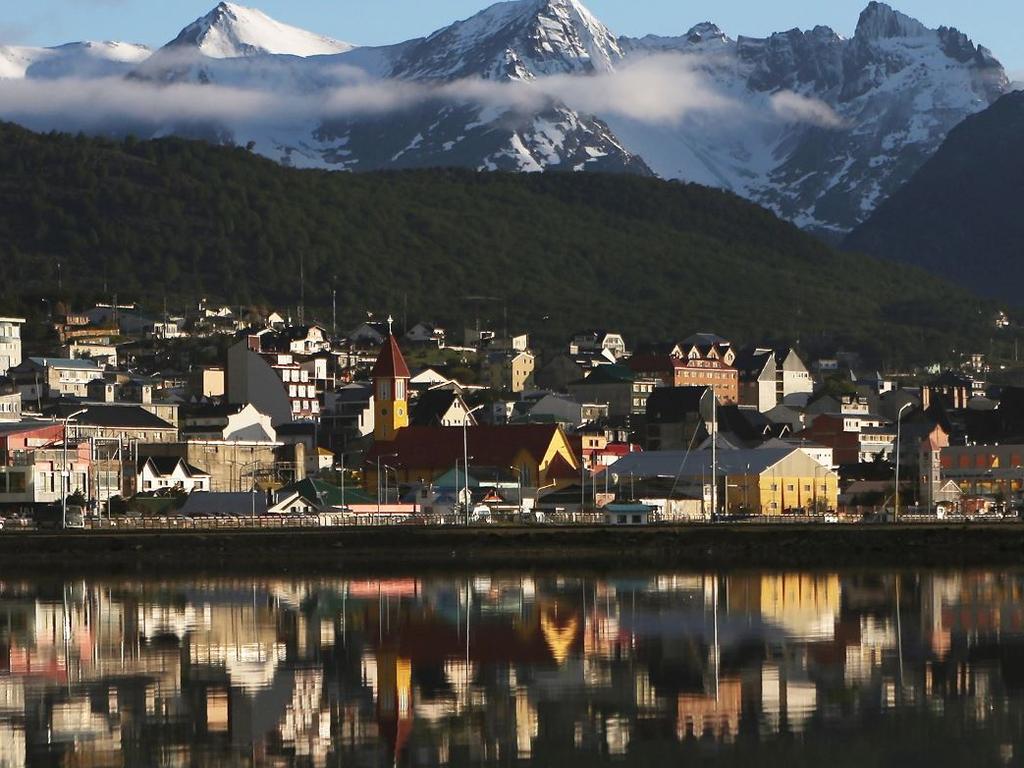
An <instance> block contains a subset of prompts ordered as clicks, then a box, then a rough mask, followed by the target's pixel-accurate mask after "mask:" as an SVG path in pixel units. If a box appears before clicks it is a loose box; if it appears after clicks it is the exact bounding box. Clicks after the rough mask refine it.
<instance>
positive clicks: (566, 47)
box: [392, 0, 623, 80]
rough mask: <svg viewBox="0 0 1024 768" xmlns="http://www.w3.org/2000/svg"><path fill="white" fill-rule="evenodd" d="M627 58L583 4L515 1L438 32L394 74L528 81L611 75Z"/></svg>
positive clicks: (574, 1) (567, 0)
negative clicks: (572, 75)
mask: <svg viewBox="0 0 1024 768" xmlns="http://www.w3.org/2000/svg"><path fill="white" fill-rule="evenodd" d="M622 55H623V54H622V49H621V48H620V47H619V42H618V39H617V38H616V37H615V36H614V35H613V34H612V33H611V31H609V29H608V28H607V27H606V26H605V25H604V24H602V23H601V22H600V21H599V20H598V19H597V18H596V17H595V16H594V15H593V14H592V13H591V12H590V11H589V10H588V9H587V7H586V6H585V5H583V3H581V2H580V1H579V0H510V1H509V2H501V3H497V4H496V5H492V6H490V7H489V8H485V9H484V10H482V11H480V12H479V13H477V14H475V15H474V16H471V17H470V18H468V19H465V20H463V21H457V22H455V23H454V24H452V25H450V26H448V27H445V28H443V29H440V30H438V31H437V32H434V33H433V34H432V35H430V37H428V38H426V39H425V40H423V41H422V42H420V43H419V44H418V45H417V46H416V47H414V48H411V49H409V51H407V53H406V57H405V59H404V60H403V61H400V62H398V63H397V65H396V67H395V69H394V71H393V73H392V74H393V75H395V76H399V77H418V78H430V79H449V78H456V77H481V76H482V77H485V78H488V79H506V78H511V79H514V80H528V79H531V78H533V77H536V76H540V75H551V74H565V73H586V72H593V71H608V70H610V69H612V68H613V67H614V64H615V63H616V62H617V61H618V60H619V59H621V58H622Z"/></svg>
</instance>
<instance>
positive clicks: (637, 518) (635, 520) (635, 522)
mask: <svg viewBox="0 0 1024 768" xmlns="http://www.w3.org/2000/svg"><path fill="white" fill-rule="evenodd" d="M633 525H640V515H633Z"/></svg>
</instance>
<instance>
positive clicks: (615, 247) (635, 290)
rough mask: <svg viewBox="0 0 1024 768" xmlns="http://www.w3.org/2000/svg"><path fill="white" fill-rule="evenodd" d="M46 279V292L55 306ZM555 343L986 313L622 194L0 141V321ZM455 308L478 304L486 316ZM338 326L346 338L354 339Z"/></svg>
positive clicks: (921, 283) (651, 197) (583, 177)
mask: <svg viewBox="0 0 1024 768" xmlns="http://www.w3.org/2000/svg"><path fill="white" fill-rule="evenodd" d="M58 263H59V264H60V265H61V266H60V277H61V278H62V284H61V287H58V266H57V265H58ZM302 273H304V274H305V301H306V306H307V307H308V308H309V309H308V310H307V317H308V316H310V315H318V316H320V317H329V316H330V310H329V307H330V297H331V291H332V289H334V290H336V291H337V301H338V316H339V324H342V323H345V324H348V325H351V324H354V323H355V322H357V321H358V320H360V319H362V318H364V317H365V316H366V315H365V313H366V312H367V311H375V312H378V313H382V314H386V313H388V312H392V313H394V314H395V316H396V317H400V318H401V317H408V319H409V321H410V322H415V321H416V320H421V319H428V320H433V321H435V322H438V323H443V324H446V325H449V326H450V327H457V324H458V323H460V322H464V321H465V322H469V321H472V320H473V319H474V318H475V317H477V316H481V315H482V319H484V320H490V321H492V322H495V323H496V324H498V325H500V323H501V322H503V320H502V315H503V314H504V313H505V312H506V311H507V315H508V322H509V325H510V326H511V327H512V329H513V330H530V331H531V332H533V333H534V334H535V336H537V337H539V338H540V339H542V340H543V339H562V338H563V337H564V335H565V334H567V333H569V332H571V331H572V330H573V329H574V328H576V327H582V326H602V327H605V326H606V327H614V328H618V329H621V330H622V331H623V332H624V333H626V334H627V335H628V337H629V338H630V340H631V341H633V340H635V341H641V340H655V339H678V338H682V337H683V336H685V335H689V334H690V333H692V332H693V331H695V330H715V331H717V332H719V333H722V334H728V335H730V336H731V337H733V338H734V339H736V340H737V341H738V342H745V341H761V340H769V339H778V340H787V341H800V342H801V343H803V344H804V345H805V347H811V348H814V347H815V346H818V345H820V346H821V348H823V349H824V348H825V347H827V346H829V345H852V346H858V347H859V348H861V349H865V350H866V351H868V352H872V351H875V352H877V353H878V356H879V358H880V359H890V360H892V359H900V358H902V359H924V358H927V357H929V356H935V355H946V356H948V354H949V352H950V350H952V349H953V348H956V347H958V346H959V345H960V344H966V343H968V341H969V340H974V339H978V338H982V339H984V338H987V337H986V335H985V334H986V333H987V331H986V330H985V328H986V325H987V321H988V317H989V311H988V310H987V309H984V308H983V307H982V305H981V303H980V302H979V301H978V300H977V299H975V298H974V297H972V296H971V295H970V294H968V293H966V292H964V291H962V290H959V289H957V288H955V287H953V286H952V285H950V284H948V283H945V282H942V281H940V280H938V279H934V278H931V277H929V276H927V275H926V274H925V273H924V272H921V271H919V270H916V269H913V268H910V267H904V266H899V265H894V264H891V263H887V262H882V261H876V260H873V259H869V258H866V257H863V256H857V255H849V254H842V253H839V252H837V251H835V250H833V249H831V248H829V247H827V246H825V245H823V244H822V243H820V242H819V241H817V240H815V239H813V238H811V237H810V236H808V235H806V234H804V233H803V232H801V231H800V230H799V229H797V228H796V227H794V226H792V225H790V224H787V223H785V222H782V221H780V220H779V219H777V218H776V217H775V216H773V215H772V214H771V213H770V212H768V211H766V210H764V209H762V208H759V207H757V206H755V205H752V204H750V203H747V202H745V201H743V200H741V199H739V198H738V197H736V196H734V195H732V194H729V193H726V192H721V191H717V190H711V189H708V188H705V187H700V186H697V185H688V184H680V183H673V182H664V181H658V180H655V179H646V178H639V177H631V176H604V175H599V174H593V175H591V174H568V173H564V174H563V173H548V174H537V175H510V174H498V173H474V172H470V171H458V170H426V171H408V172H387V173H374V174H343V173H331V172H321V171H300V170H294V169H289V168H284V167H281V166H279V165H277V164H275V163H273V162H270V161H268V160H265V159H262V158H259V157H255V156H253V155H252V154H251V153H248V152H246V151H245V150H243V149H238V148H225V147H216V146H212V145H208V144H205V143H200V142H193V141H186V140H180V139H164V140H157V141H136V140H133V139H130V138H129V139H127V140H124V141H113V140H104V139H96V138H87V137H83V136H68V135H61V134H46V135H42V134H35V133H31V132H29V131H26V130H23V129H21V128H18V127H16V126H13V125H8V124H0V303H2V305H3V306H4V307H5V311H15V310H20V311H27V312H33V311H37V310H38V308H39V302H40V301H42V300H43V299H46V300H48V301H55V300H57V299H62V300H64V301H66V302H70V303H72V304H81V303H83V302H85V301H90V300H94V299H96V298H101V297H106V298H110V297H112V296H114V295H116V296H117V297H118V299H119V300H122V301H126V300H136V301H141V302H142V303H143V304H148V305H149V306H151V307H154V308H156V307H161V306H163V303H164V302H165V301H166V302H167V303H168V305H169V306H171V307H174V308H183V307H185V306H187V305H189V304H191V303H193V302H194V301H196V300H197V299H198V298H199V297H201V296H207V297H210V298H213V299H218V300H224V301H227V302H230V303H232V304H238V305H242V304H244V305H254V306H260V305H273V306H278V307H284V308H288V307H295V306H296V305H297V304H298V302H299V297H300V293H301V286H300V282H301V281H300V274H302ZM470 297H488V298H486V299H480V298H476V299H473V298H470ZM348 325H342V327H343V328H344V327H348Z"/></svg>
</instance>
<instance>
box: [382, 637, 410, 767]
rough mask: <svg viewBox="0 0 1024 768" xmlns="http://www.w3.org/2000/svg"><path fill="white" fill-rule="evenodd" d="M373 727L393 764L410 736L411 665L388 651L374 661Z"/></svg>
mask: <svg viewBox="0 0 1024 768" xmlns="http://www.w3.org/2000/svg"><path fill="white" fill-rule="evenodd" d="M377 723H378V725H379V726H380V735H381V738H382V739H383V740H384V741H385V743H386V744H387V745H388V746H389V747H390V748H391V750H392V754H393V757H394V761H395V763H396V764H397V763H398V758H399V756H400V755H401V754H402V750H403V749H404V748H405V745H406V743H407V742H408V740H409V736H410V734H411V733H412V723H413V702H412V662H411V661H410V660H409V659H406V658H402V657H400V656H397V655H396V654H395V653H393V652H391V651H383V652H381V653H379V654H378V657H377Z"/></svg>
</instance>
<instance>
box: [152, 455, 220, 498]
mask: <svg viewBox="0 0 1024 768" xmlns="http://www.w3.org/2000/svg"><path fill="white" fill-rule="evenodd" d="M135 482H136V485H135V488H136V490H137V491H139V492H142V493H145V492H147V491H159V490H166V489H172V488H177V489H179V490H182V491H184V492H185V493H192V492H193V491H208V490H210V482H211V477H210V474H209V473H208V472H204V471H203V470H201V469H197V468H196V467H193V466H191V465H189V464H186V463H185V462H184V461H183V460H182V459H180V458H178V457H176V456H148V457H145V458H140V459H139V461H138V469H137V471H136V481H135Z"/></svg>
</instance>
